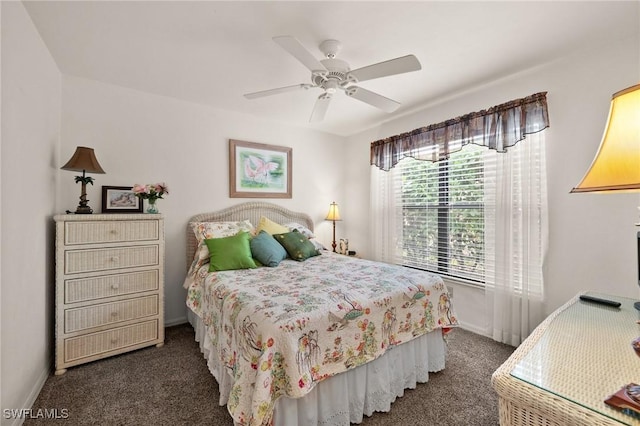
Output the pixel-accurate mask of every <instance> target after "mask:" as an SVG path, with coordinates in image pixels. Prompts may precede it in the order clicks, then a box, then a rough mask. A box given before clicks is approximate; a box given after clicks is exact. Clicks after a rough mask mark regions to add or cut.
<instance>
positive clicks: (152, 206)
mask: <svg viewBox="0 0 640 426" xmlns="http://www.w3.org/2000/svg"><path fill="white" fill-rule="evenodd" d="M156 201H157V200H156V199H154V198H149V205H147V213H160V212H159V211H158V206H156Z"/></svg>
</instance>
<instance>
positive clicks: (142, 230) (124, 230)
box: [64, 220, 160, 245]
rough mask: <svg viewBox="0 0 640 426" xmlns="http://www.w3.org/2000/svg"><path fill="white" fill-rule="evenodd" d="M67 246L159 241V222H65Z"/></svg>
mask: <svg viewBox="0 0 640 426" xmlns="http://www.w3.org/2000/svg"><path fill="white" fill-rule="evenodd" d="M64 227H65V233H64V239H65V242H64V243H65V244H66V245H74V244H96V243H115V242H125V241H126V242H131V241H149V240H157V239H158V238H159V237H160V225H159V222H158V221H157V220H129V221H101V222H97V221H88V222H65V224H64Z"/></svg>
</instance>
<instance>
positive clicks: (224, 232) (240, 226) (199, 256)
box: [188, 220, 254, 275]
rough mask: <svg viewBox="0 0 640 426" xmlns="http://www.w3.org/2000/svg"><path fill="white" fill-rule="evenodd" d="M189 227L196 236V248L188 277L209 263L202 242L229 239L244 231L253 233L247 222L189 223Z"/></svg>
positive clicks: (205, 246)
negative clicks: (213, 239)
mask: <svg viewBox="0 0 640 426" xmlns="http://www.w3.org/2000/svg"><path fill="white" fill-rule="evenodd" d="M190 225H191V228H192V229H193V233H194V234H195V236H196V240H197V242H198V247H197V248H196V253H195V255H194V257H193V262H192V263H191V267H190V268H189V273H188V275H192V274H195V273H196V271H197V270H198V269H200V267H201V266H202V265H204V264H205V263H207V262H209V249H208V248H207V245H206V244H205V243H204V240H206V239H212V238H224V237H230V236H232V235H236V234H237V233H238V232H240V231H246V232H249V233H250V234H253V232H254V228H253V225H252V224H251V222H249V221H248V220H243V221H239V222H191V223H190Z"/></svg>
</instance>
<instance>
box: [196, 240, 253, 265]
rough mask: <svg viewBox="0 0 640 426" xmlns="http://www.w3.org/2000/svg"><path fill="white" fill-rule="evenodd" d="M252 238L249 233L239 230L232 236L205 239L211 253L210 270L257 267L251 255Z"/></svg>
mask: <svg viewBox="0 0 640 426" xmlns="http://www.w3.org/2000/svg"><path fill="white" fill-rule="evenodd" d="M250 239H251V236H250V235H249V233H247V232H239V233H238V234H236V235H233V236H231V237H223V238H211V239H206V240H204V242H205V244H206V245H207V247H208V248H209V253H210V255H209V272H213V271H228V270H231V269H250V268H256V267H257V266H256V263H255V262H254V261H253V258H252V257H251V248H250V247H249V240H250Z"/></svg>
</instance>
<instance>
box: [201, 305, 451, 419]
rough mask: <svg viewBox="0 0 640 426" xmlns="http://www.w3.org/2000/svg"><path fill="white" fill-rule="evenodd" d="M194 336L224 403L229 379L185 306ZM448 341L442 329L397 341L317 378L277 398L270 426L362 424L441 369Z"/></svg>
mask: <svg viewBox="0 0 640 426" xmlns="http://www.w3.org/2000/svg"><path fill="white" fill-rule="evenodd" d="M188 317H189V322H190V323H191V325H192V326H193V329H194V330H195V333H196V341H197V342H198V343H199V344H200V350H201V351H202V353H203V354H204V357H205V359H206V360H207V365H208V367H209V370H210V371H211V373H212V374H213V376H214V377H215V379H216V381H217V382H218V385H219V388H220V401H219V403H220V405H226V404H227V401H228V399H229V392H230V391H231V387H232V384H233V378H232V377H231V375H229V374H227V372H226V371H225V370H224V369H222V370H221V369H220V368H219V364H218V360H217V357H216V356H215V351H213V350H212V349H213V347H212V344H211V340H210V338H209V337H208V335H207V333H206V332H205V327H204V324H203V323H202V321H201V320H200V318H198V316H197V315H195V314H194V313H193V312H191V311H188ZM445 355H446V345H445V343H444V339H443V338H442V332H441V330H440V329H438V330H435V331H433V332H431V333H428V334H426V335H424V336H421V337H419V338H417V339H414V340H412V341H410V342H407V343H403V344H402V345H399V346H396V347H394V348H392V349H390V350H388V351H387V352H385V354H384V355H382V356H381V357H379V358H377V359H376V360H374V361H371V362H369V363H367V364H365V365H363V366H360V367H358V368H355V369H352V370H349V371H346V372H344V373H341V374H338V375H336V376H333V377H331V378H329V379H326V380H323V381H321V382H319V383H318V384H317V385H316V386H315V388H313V389H312V390H311V392H310V393H309V394H307V395H305V397H304V398H298V399H291V398H286V397H283V398H280V399H279V400H278V401H277V402H276V407H275V411H274V426H291V425H299V426H307V425H308V426H312V425H313V426H315V425H328V426H334V425H335V426H344V425H349V423H361V422H362V419H363V415H367V416H370V415H371V414H373V413H374V412H375V411H382V412H388V411H389V410H390V409H391V403H392V402H393V401H395V400H396V398H397V397H401V396H402V395H404V390H405V389H414V388H415V387H416V385H417V383H426V382H427V381H428V380H429V372H436V371H440V370H442V369H443V368H444V364H445Z"/></svg>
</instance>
